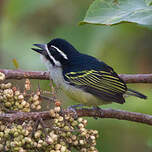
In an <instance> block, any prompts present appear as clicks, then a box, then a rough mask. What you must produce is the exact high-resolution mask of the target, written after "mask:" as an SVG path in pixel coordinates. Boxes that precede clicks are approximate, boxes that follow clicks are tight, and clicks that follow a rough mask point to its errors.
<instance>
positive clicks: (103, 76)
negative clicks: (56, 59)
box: [65, 70, 126, 95]
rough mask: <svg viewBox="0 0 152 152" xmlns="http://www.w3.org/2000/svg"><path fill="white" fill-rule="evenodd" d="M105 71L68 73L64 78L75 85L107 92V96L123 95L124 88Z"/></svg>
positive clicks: (115, 78)
mask: <svg viewBox="0 0 152 152" xmlns="http://www.w3.org/2000/svg"><path fill="white" fill-rule="evenodd" d="M110 74H111V73H109V72H106V71H95V70H90V71H89V70H88V71H87V70H86V71H80V72H70V73H67V74H66V75H65V76H66V77H67V78H68V79H69V80H70V81H71V82H72V83H74V84H76V85H79V86H81V85H84V86H89V87H92V88H95V89H97V90H101V91H103V92H107V93H108V94H111V95H113V94H115V93H124V92H125V91H126V86H125V84H124V83H123V82H120V79H119V78H118V77H114V76H112V75H110Z"/></svg>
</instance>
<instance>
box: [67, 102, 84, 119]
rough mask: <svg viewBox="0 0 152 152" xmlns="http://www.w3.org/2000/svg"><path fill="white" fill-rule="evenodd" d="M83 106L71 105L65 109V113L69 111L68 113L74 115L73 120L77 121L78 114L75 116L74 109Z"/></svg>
mask: <svg viewBox="0 0 152 152" xmlns="http://www.w3.org/2000/svg"><path fill="white" fill-rule="evenodd" d="M83 106H84V105H82V104H78V105H72V106H70V107H68V108H67V111H69V112H71V111H72V112H73V113H74V119H77V118H78V114H77V111H76V109H77V108H79V107H83Z"/></svg>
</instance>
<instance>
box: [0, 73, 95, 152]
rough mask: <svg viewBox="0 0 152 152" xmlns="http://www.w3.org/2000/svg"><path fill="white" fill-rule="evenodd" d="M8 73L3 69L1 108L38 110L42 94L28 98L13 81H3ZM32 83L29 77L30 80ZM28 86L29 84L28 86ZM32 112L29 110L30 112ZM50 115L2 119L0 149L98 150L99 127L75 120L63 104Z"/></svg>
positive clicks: (13, 151)
mask: <svg viewBox="0 0 152 152" xmlns="http://www.w3.org/2000/svg"><path fill="white" fill-rule="evenodd" d="M4 79H5V75H3V74H2V73H0V110H1V113H4V112H6V110H5V109H7V110H12V111H15V110H16V111H23V112H30V111H31V110H32V109H36V110H39V109H40V108H39V105H40V101H39V94H38V93H37V94H35V95H32V96H30V97H29V98H28V100H27V97H26V94H24V93H21V92H20V91H19V90H16V89H14V88H13V86H12V84H11V83H4V82H3V83H2V81H3V80H4ZM28 84H29V81H28ZM26 88H28V89H29V88H30V86H27V83H26ZM29 114H30V113H29ZM49 116H50V119H47V120H42V119H41V121H40V120H37V121H35V120H26V121H22V120H20V121H18V122H3V121H0V151H5V152H44V151H45V152H72V151H78V152H98V150H97V149H96V147H95V146H96V139H97V138H98V131H97V130H90V129H87V128H86V126H87V120H85V119H83V118H78V119H77V120H75V119H74V118H73V117H72V116H71V115H70V113H64V112H63V111H62V110H61V107H60V105H56V106H55V107H54V108H53V109H50V111H49Z"/></svg>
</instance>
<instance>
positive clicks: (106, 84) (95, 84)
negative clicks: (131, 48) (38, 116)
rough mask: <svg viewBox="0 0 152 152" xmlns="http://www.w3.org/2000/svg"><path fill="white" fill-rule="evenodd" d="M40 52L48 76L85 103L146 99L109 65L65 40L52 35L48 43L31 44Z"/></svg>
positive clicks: (66, 91)
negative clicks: (128, 86)
mask: <svg viewBox="0 0 152 152" xmlns="http://www.w3.org/2000/svg"><path fill="white" fill-rule="evenodd" d="M33 45H34V46H35V47H36V48H35V47H34V48H31V49H32V50H34V51H36V52H37V53H39V54H40V57H41V59H42V61H43V63H44V64H45V65H46V67H47V69H48V71H49V74H50V79H52V80H53V82H54V83H55V85H56V86H57V87H58V88H60V89H61V90H62V91H63V92H64V93H65V94H66V95H67V96H68V97H70V98H71V99H73V100H74V101H76V102H77V103H80V104H82V105H85V106H93V107H98V106H100V105H103V104H109V103H113V102H115V103H119V104H123V103H125V96H129V95H132V96H136V97H138V98H141V99H146V98H147V96H145V95H144V94H142V93H140V92H137V91H134V90H132V89H128V88H127V85H126V83H125V82H124V81H123V80H122V79H121V78H120V77H119V76H118V74H117V73H116V72H115V71H114V69H113V68H112V67H110V66H109V65H107V64H106V63H104V62H103V61H100V60H98V59H97V58H95V57H93V56H90V55H87V54H83V53H80V52H79V51H78V50H77V49H76V48H75V47H74V46H73V45H71V44H70V43H69V42H68V41H66V40H64V39H61V38H55V39H52V40H51V41H50V42H49V43H47V44H33Z"/></svg>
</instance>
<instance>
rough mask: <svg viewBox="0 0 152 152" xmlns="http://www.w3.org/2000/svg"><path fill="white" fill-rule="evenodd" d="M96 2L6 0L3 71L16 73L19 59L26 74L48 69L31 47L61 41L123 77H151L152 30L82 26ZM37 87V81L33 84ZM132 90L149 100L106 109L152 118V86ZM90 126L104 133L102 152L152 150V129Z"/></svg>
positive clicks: (0, 31) (105, 122) (1, 25)
mask: <svg viewBox="0 0 152 152" xmlns="http://www.w3.org/2000/svg"><path fill="white" fill-rule="evenodd" d="M91 2H92V1H91ZM91 2H90V0H85V1H82V0H77V1H75V0H70V1H69V0H62V1H61V0H43V1H42V0H36V1H34V0H31V1H27V0H1V1H0V68H3V69H7V68H9V69H15V67H14V65H13V63H12V59H14V58H15V59H16V60H17V62H18V63H19V68H20V69H23V70H46V69H45V66H44V65H43V64H42V62H41V61H40V58H39V55H38V54H36V53H35V52H33V51H31V49H30V48H31V47H32V44H33V43H47V42H48V41H50V40H51V39H53V38H57V37H59V38H64V39H66V40H68V41H69V42H71V43H72V44H73V45H74V46H75V47H76V48H77V49H78V50H80V51H81V52H83V53H87V54H90V55H93V56H95V57H97V58H99V59H101V60H103V61H105V62H106V63H107V64H109V65H110V66H112V67H113V68H114V69H115V71H116V72H118V73H151V69H152V31H150V30H148V29H146V28H143V27H140V26H139V25H136V24H119V25H116V26H112V27H110V26H106V27H105V26H97V25H83V26H79V25H78V23H79V22H80V21H81V20H83V18H84V16H85V13H86V11H87V9H88V7H89V4H90V3H91ZM17 82H18V86H19V85H21V83H20V81H17ZM37 83H38V81H37V80H36V81H33V85H35V86H36V85H37ZM41 87H42V88H43V89H46V90H49V84H48V81H42V82H41ZM129 87H131V88H135V89H136V90H138V91H140V92H143V93H144V94H146V95H148V100H145V101H143V100H140V99H136V98H135V97H129V98H127V99H126V103H125V104H124V105H119V104H115V103H113V104H111V105H106V106H103V107H105V108H116V109H125V110H128V111H135V112H141V113H149V114H152V87H151V85H150V84H136V85H135V84H130V85H129ZM68 105H70V101H69V102H68ZM88 127H89V128H93V129H97V130H99V131H100V138H99V139H98V144H97V148H98V150H99V151H100V152H111V151H112V152H134V151H138V152H151V151H152V127H150V126H148V125H144V124H140V123H134V122H128V121H120V120H114V119H98V120H94V119H92V118H90V119H89V125H88Z"/></svg>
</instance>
